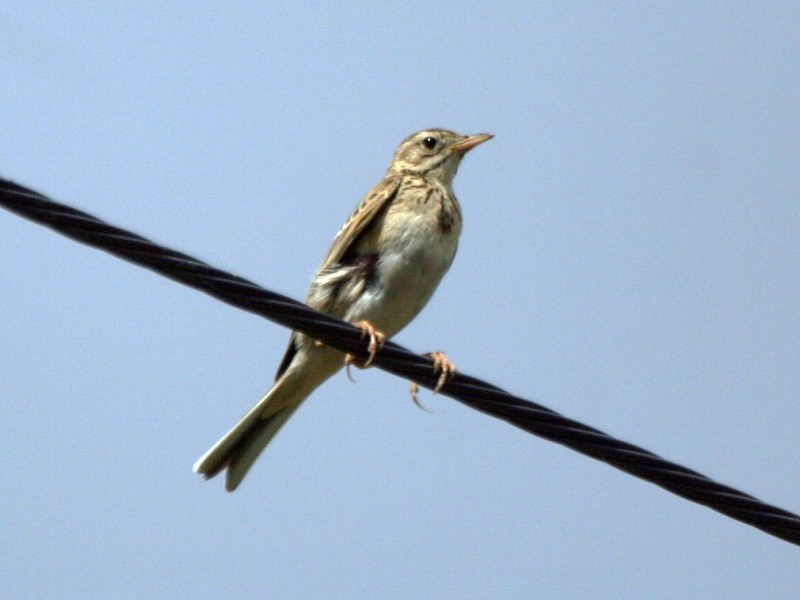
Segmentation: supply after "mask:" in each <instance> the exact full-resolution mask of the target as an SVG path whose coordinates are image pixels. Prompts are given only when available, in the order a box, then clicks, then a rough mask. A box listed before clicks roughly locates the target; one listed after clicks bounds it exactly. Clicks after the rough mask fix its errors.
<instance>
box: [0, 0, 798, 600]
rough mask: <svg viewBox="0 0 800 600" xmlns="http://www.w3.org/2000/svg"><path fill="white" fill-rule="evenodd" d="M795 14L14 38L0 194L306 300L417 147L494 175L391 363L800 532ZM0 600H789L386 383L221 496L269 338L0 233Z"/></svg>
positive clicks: (637, 513) (610, 491) (616, 9)
mask: <svg viewBox="0 0 800 600" xmlns="http://www.w3.org/2000/svg"><path fill="white" fill-rule="evenodd" d="M798 22H800V10H798V9H797V7H796V6H794V5H793V4H792V3H777V2H776V3H738V4H736V6H732V5H731V4H730V3H713V2H712V3H704V4H703V5H702V6H701V5H699V3H669V5H667V3H664V4H662V5H660V6H659V5H655V4H648V5H647V6H644V5H642V6H637V5H631V4H629V5H626V6H618V5H616V4H602V5H601V4H599V3H583V4H581V3H575V4H570V5H568V6H567V5H566V4H563V5H562V4H557V5H553V4H550V3H545V4H536V3H517V4H514V3H509V4H505V5H498V4H497V3H492V4H485V5H484V4H463V3H461V4H458V5H456V4H440V3H430V2H423V3H418V2H405V3H401V4H395V5H393V7H383V8H378V7H372V8H365V7H359V8H356V7H355V5H341V6H336V5H328V4H324V5H318V4H307V5H304V6H299V5H295V4H294V3H271V4H270V5H269V6H266V3H265V5H264V6H253V5H251V4H250V3H217V4H214V5H210V4H209V5H206V4H199V3H188V2H186V3H170V4H166V3H164V4H161V3H148V2H142V3H136V4H131V3H92V2H83V3H52V2H24V3H23V2H6V3H4V5H3V7H2V8H1V9H0V69H1V70H2V80H3V82H4V83H3V86H2V88H1V89H0V114H2V115H3V119H2V127H0V141H2V143H0V175H2V176H4V177H7V178H11V179H14V180H17V181H19V182H21V183H24V184H26V185H29V186H31V187H33V188H35V189H38V190H40V191H42V192H44V193H47V194H50V195H51V196H53V197H54V198H56V199H58V200H60V201H63V202H65V203H67V204H71V205H74V206H76V207H78V208H81V209H83V210H86V211H88V212H90V213H92V214H95V215H97V216H99V217H101V218H104V219H107V220H109V221H110V222H112V223H114V224H117V225H120V226H122V227H126V228H129V229H132V230H133V231H136V232H138V233H140V234H142V235H144V236H147V237H149V238H151V239H154V240H156V241H158V242H160V243H164V244H166V245H169V246H171V247H174V248H176V249H179V250H182V251H184V252H187V253H189V254H192V255H194V256H197V257H199V258H201V259H203V260H206V261H208V262H210V263H212V264H214V265H215V266H218V267H221V268H224V269H227V270H230V271H233V272H235V273H238V274H241V275H243V276H245V277H247V278H250V279H253V280H255V281H257V282H259V283H260V284H262V285H263V286H264V287H267V288H269V289H273V290H276V291H279V292H282V293H285V294H288V295H290V296H293V297H295V298H302V297H303V296H304V295H305V291H306V287H307V285H308V282H309V281H310V278H311V276H312V275H313V273H314V271H315V269H316V268H317V266H318V265H319V263H320V261H321V260H322V258H323V256H324V255H325V253H326V251H327V249H328V246H329V244H330V242H331V240H332V239H333V236H334V234H335V232H336V231H337V230H338V228H339V227H340V226H341V224H342V223H343V222H344V220H345V219H346V218H347V216H348V215H349V214H350V211H351V210H352V208H353V207H354V206H355V205H356V204H357V203H358V202H359V201H360V199H361V197H362V196H363V195H364V194H365V193H366V192H367V191H368V190H369V189H370V187H371V186H372V185H374V184H375V183H376V182H377V181H378V180H379V179H380V178H381V176H382V175H383V172H384V170H385V168H386V166H387V164H388V161H389V159H390V157H391V154H392V152H393V151H394V149H395V147H396V145H397V144H398V143H399V141H400V140H401V139H403V138H404V137H405V136H406V135H408V134H409V133H412V132H414V131H417V130H419V129H422V128H425V127H430V126H442V127H447V128H451V129H455V130H458V131H461V132H464V133H477V132H483V131H490V132H492V133H494V134H495V136H496V137H495V139H494V140H492V141H491V142H489V143H487V144H485V145H483V146H481V147H480V148H479V149H477V150H475V152H473V153H471V154H470V155H469V156H468V157H467V158H466V159H465V161H464V163H463V164H462V166H461V169H460V171H459V174H458V177H457V178H456V182H455V187H456V192H457V194H458V196H459V199H460V201H461V205H462V208H463V212H464V217H465V227H464V233H463V235H462V238H461V245H460V248H459V252H458V256H457V257H456V261H455V263H454V265H453V267H452V269H451V271H450V273H449V274H448V276H447V277H446V278H445V280H444V282H443V283H442V285H441V286H440V288H439V290H438V292H437V294H436V295H435V296H434V298H433V300H432V301H431V303H430V304H429V305H428V307H427V308H426V309H425V311H423V313H422V314H421V315H420V316H419V317H418V318H417V319H416V321H414V323H412V324H411V325H410V326H409V327H408V328H407V329H406V330H405V331H403V332H402V333H401V334H400V335H399V336H398V338H397V341H398V342H400V343H401V344H403V345H406V346H408V347H409V348H412V349H414V350H417V351H420V352H424V351H430V350H439V349H442V350H446V351H447V352H448V354H449V356H450V357H451V358H452V359H453V360H454V361H455V362H456V363H457V364H458V365H459V367H460V368H461V369H462V370H463V371H465V372H468V373H470V374H473V375H476V376H479V377H482V378H484V379H486V380H488V381H490V382H492V383H494V384H496V385H499V386H501V387H503V388H505V389H508V390H510V391H513V392H515V393H517V394H520V395H522V396H526V397H529V398H532V399H536V400H537V401H539V402H541V403H543V404H545V405H547V406H549V407H551V408H553V409H555V410H557V411H559V412H562V413H564V414H566V415H568V416H570V417H573V418H575V419H578V420H580V421H582V422H585V423H587V424H590V425H593V426H595V427H598V428H600V429H603V430H605V431H607V432H608V433H610V434H612V435H614V436H616V437H619V438H621V439H624V440H627V441H630V442H632V443H635V444H638V445H641V446H644V447H646V448H648V449H650V450H652V451H654V452H656V453H658V454H660V455H662V456H664V457H666V458H669V459H671V460H674V461H676V462H679V463H681V464H684V465H686V466H688V467H691V468H693V469H696V470H699V471H700V472H702V473H704V474H706V475H708V476H710V477H712V478H714V479H716V480H718V481H721V482H723V483H726V484H729V485H732V486H734V487H737V488H740V489H742V490H744V491H746V492H748V493H750V494H753V495H755V496H756V497H758V498H761V499H763V500H765V501H768V502H770V503H774V504H777V505H778V506H782V507H785V508H787V509H789V510H792V511H794V512H800V477H799V476H798V468H797V465H798V464H799V463H800V436H798V433H797V432H798V424H799V423H800V402H798V390H800V308H798V301H797V300H798V297H800V266H798V265H800V111H798V106H800V33H798V28H797V23H798ZM0 232H2V235H0V257H2V260H0V287H1V288H2V290H3V293H2V294H0V311H2V315H3V323H4V325H3V327H2V328H0V373H2V374H0V397H2V402H0V428H2V440H3V441H2V443H1V444H2V446H0V447H1V448H2V458H0V465H2V469H3V481H4V484H3V486H4V490H5V493H3V494H2V500H0V515H2V517H0V529H2V534H0V539H2V546H3V548H4V552H3V554H4V559H3V569H2V571H3V573H4V574H3V575H0V593H1V594H2V596H3V597H9V598H12V597H13V598H37V597H80V598H107V597H115V598H126V597H130V598H133V597H136V598H141V597H169V598H220V597H244V598H248V597H266V596H270V597H279V598H302V597H326V598H375V597H385V598H486V597H499V598H530V597H535V596H541V597H562V598H583V597H589V596H592V597H596V596H601V597H616V598H639V597H641V598H644V597H660V598H686V597H726V598H753V597H770V598H791V597H795V595H796V592H797V589H798V587H800V561H799V560H798V559H800V554H799V553H798V549H797V548H796V547H794V546H791V545H789V544H787V543H785V542H782V541H780V540H777V539H775V538H772V537H770V536H768V535H766V534H763V533H761V532H759V531H757V530H755V529H753V528H750V527H748V526H745V525H743V524H740V523H738V522H735V521H732V520H730V519H727V518H725V517H722V516H721V515H718V514H717V513H715V512H713V511H711V510H708V509H705V508H702V507H699V506H697V505H694V504H692V503H689V502H687V501H685V500H683V499H680V498H678V497H676V496H673V495H671V494H669V493H667V492H665V491H663V490H661V489H660V488H657V487H654V486H652V485H649V484H647V483H644V482H642V481H640V480H637V479H634V478H632V477H630V476H628V475H625V474H623V473H620V472H617V471H615V470H614V469H611V468H609V467H608V466H606V465H604V464H601V463H598V462H595V461H593V460H591V459H588V458H586V457H584V456H581V455H578V454H575V453H573V452H571V451H569V450H566V449H564V448H562V447H559V446H556V445H553V444H550V443H548V442H545V441H543V440H540V439H538V438H535V437H532V436H529V435H527V434H524V433H522V432H520V431H518V430H516V429H514V428H512V427H510V426H508V425H507V424H504V423H502V422H500V421H496V420H492V419H490V418H489V417H486V416H484V415H481V414H479V413H476V412H474V411H471V410H469V409H466V408H464V407H462V406H460V405H459V404H457V403H456V402H454V401H452V400H449V399H447V398H443V397H432V396H430V394H428V393H423V395H422V401H423V402H424V404H425V405H426V406H427V407H429V408H430V409H431V410H432V411H433V414H429V413H426V412H423V411H421V410H419V409H417V408H416V407H415V406H414V404H413V403H412V402H411V400H410V398H409V396H408V393H407V383H406V382H403V381H399V380H397V379H396V378H393V377H391V376H389V375H387V374H385V373H382V372H380V371H378V370H371V371H368V372H358V373H357V374H356V377H357V383H356V384H352V383H350V382H349V381H348V380H347V379H346V378H345V377H344V376H343V375H340V376H337V377H335V378H334V379H333V380H331V381H329V382H328V383H327V384H326V385H325V386H324V387H323V388H321V389H320V390H318V392H317V393H316V394H315V395H314V396H313V397H312V398H311V399H310V400H309V402H307V403H306V404H305V405H304V406H303V408H302V409H301V410H300V411H299V412H298V413H297V414H296V416H295V417H294V418H293V419H292V421H291V422H290V423H289V425H288V426H287V427H286V428H285V430H284V431H282V432H281V434H280V436H278V437H277V438H276V440H275V442H274V443H273V444H272V445H271V446H270V447H269V449H268V451H267V452H265V454H264V455H263V456H262V458H261V459H260V460H259V462H258V463H257V465H256V467H255V468H254V470H253V471H252V473H251V474H250V475H249V477H248V479H247V480H246V481H245V482H244V484H243V486H242V487H241V488H240V489H239V490H238V491H237V492H236V493H235V494H227V493H225V492H224V491H223V488H222V482H221V481H219V480H213V481H211V482H203V481H202V480H201V479H200V478H199V477H198V476H196V475H195V474H193V473H192V472H191V465H192V464H193V463H194V461H195V460H196V459H197V458H198V457H199V456H200V455H201V454H202V453H203V452H204V451H205V450H206V449H207V448H208V447H209V446H210V445H211V444H212V443H213V442H214V441H216V439H217V438H218V437H219V436H220V435H222V434H223V433H224V432H225V431H227V429H228V428H229V427H230V426H231V425H232V424H233V423H234V422H235V421H236V420H237V419H238V418H239V417H240V416H241V415H242V414H243V413H244V412H245V411H246V410H247V409H248V408H249V407H250V406H251V405H252V404H253V403H254V402H255V401H256V400H258V398H259V397H260V396H261V394H262V393H263V392H264V391H265V390H266V389H267V387H268V386H269V384H270V382H271V379H272V376H273V373H274V370H275V368H276V366H277V363H278V362H279V360H280V358H281V356H282V354H283V350H284V348H285V344H286V340H287V337H288V332H287V331H286V330H284V329H282V328H280V327H278V326H276V325H273V324H271V323H268V322H266V321H263V320H260V319H258V318H257V317H255V316H252V315H249V314H245V313H243V312H239V311H236V310H235V309H232V308H230V307H228V306H226V305H223V304H221V303H219V302H216V301H214V300H212V299H210V298H208V297H206V296H204V295H201V294H199V293H197V292H194V291H192V290H189V289H188V288H184V287H181V286H179V285H177V284H175V283H172V282H171V281H168V280H166V279H163V278H161V277H158V276H156V275H153V274H151V273H149V272H147V271H144V270H142V269H139V268H137V267H134V266H132V265H130V264H127V263H124V262H122V261H119V260H117V259H115V258H112V257H110V256H107V255H105V254H103V253H101V252H98V251H96V250H93V249H90V248H88V247H84V246H81V245H79V244H76V243H74V242H72V241H70V240H67V239H66V238H62V237H60V236H58V235H56V234H54V233H53V232H51V231H49V230H46V229H44V228H41V227H39V226H36V225H34V224H32V223H29V222H26V221H24V220H22V219H20V218H18V217H16V216H14V215H11V214H10V213H6V212H4V211H0Z"/></svg>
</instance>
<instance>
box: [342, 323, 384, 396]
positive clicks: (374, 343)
mask: <svg viewBox="0 0 800 600" xmlns="http://www.w3.org/2000/svg"><path fill="white" fill-rule="evenodd" d="M353 325H355V326H356V327H358V328H359V329H360V330H361V339H364V338H365V337H369V345H368V346H367V352H368V353H369V356H367V360H365V361H364V362H363V363H362V362H360V361H359V360H358V359H357V358H356V357H355V356H353V355H352V354H350V353H349V352H348V353H347V355H346V356H345V357H344V370H345V372H346V373H347V378H348V379H349V380H350V381H353V382H355V379H353V376H352V374H351V373H350V365H355V366H357V367H358V368H359V369H366V368H367V367H369V366H370V365H371V364H372V361H373V360H375V355H376V354H377V353H378V350H380V349H381V348H383V344H384V343H386V335H384V334H383V332H381V331H378V330H377V329H375V326H374V325H373V324H372V323H370V322H369V321H359V322H358V323H353Z"/></svg>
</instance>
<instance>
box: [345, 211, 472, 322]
mask: <svg viewBox="0 0 800 600" xmlns="http://www.w3.org/2000/svg"><path fill="white" fill-rule="evenodd" d="M415 218H416V220H417V221H416V223H413V222H411V220H410V219H409V221H408V222H406V223H405V224H404V227H402V228H397V229H392V230H391V231H387V232H385V235H384V239H383V240H381V241H382V250H383V251H382V252H381V255H380V258H379V260H378V263H377V265H376V267H377V277H376V280H375V281H374V282H373V284H372V285H371V286H370V288H369V289H368V290H367V291H366V293H364V294H363V295H362V296H361V297H360V298H359V299H358V301H357V302H356V303H355V304H354V305H353V306H352V307H351V308H350V310H348V312H347V316H346V317H345V318H346V320H347V321H350V322H355V321H360V320H366V321H369V322H370V323H372V324H373V325H374V326H375V327H376V328H377V329H378V330H380V331H382V332H384V333H385V334H386V335H387V336H392V335H394V334H396V333H397V332H398V331H400V330H401V329H402V328H403V327H405V326H406V325H408V323H409V322H411V320H412V319H413V318H414V317H416V316H417V314H418V313H419V311H421V310H422V308H423V307H424V306H425V305H426V304H427V303H428V300H430V298H431V296H432V295H433V292H434V291H435V290H436V286H438V285H439V282H440V281H441V280H442V277H444V274H445V273H446V272H447V270H448V269H449V268H450V264H451V263H452V262H453V257H454V256H455V253H456V248H457V246H458V234H459V231H458V229H454V230H453V231H450V232H448V233H442V232H441V231H440V230H439V226H438V222H437V220H436V219H435V218H434V216H433V215H431V214H424V213H423V214H418V215H416V217H415ZM387 248H389V249H390V250H387Z"/></svg>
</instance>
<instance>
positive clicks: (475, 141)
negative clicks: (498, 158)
mask: <svg viewBox="0 0 800 600" xmlns="http://www.w3.org/2000/svg"><path fill="white" fill-rule="evenodd" d="M493 137H494V136H493V135H492V134H491V133H477V134H475V135H471V136H469V137H467V138H464V139H463V140H461V141H460V142H456V143H455V144H451V146H450V150H452V151H453V152H460V153H461V154H466V153H467V152H469V151H470V150H472V149H473V148H474V147H475V146H479V145H480V144H482V143H483V142H488V141H489V140H490V139H492V138H493Z"/></svg>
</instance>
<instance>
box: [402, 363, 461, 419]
mask: <svg viewBox="0 0 800 600" xmlns="http://www.w3.org/2000/svg"><path fill="white" fill-rule="evenodd" d="M425 356H427V357H428V358H430V359H431V360H432V361H433V374H434V375H435V374H437V373H439V380H438V381H437V382H436V387H435V388H433V393H434V394H436V393H437V392H438V391H439V390H441V389H442V386H443V385H444V384H445V383H447V382H448V381H450V380H451V379H452V378H453V375H455V374H456V371H457V369H456V366H455V365H454V364H453V363H452V362H450V359H449V358H447V355H446V354H445V353H444V352H428V353H427V354H426V355H425ZM410 391H411V399H412V400H413V401H414V404H416V405H417V406H418V407H419V408H421V409H422V410H425V411H428V409H427V408H425V407H424V406H422V404H421V403H420V401H419V396H418V394H419V384H418V383H417V382H416V381H412V382H411V390H410ZM428 412H430V411H428Z"/></svg>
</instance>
